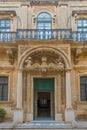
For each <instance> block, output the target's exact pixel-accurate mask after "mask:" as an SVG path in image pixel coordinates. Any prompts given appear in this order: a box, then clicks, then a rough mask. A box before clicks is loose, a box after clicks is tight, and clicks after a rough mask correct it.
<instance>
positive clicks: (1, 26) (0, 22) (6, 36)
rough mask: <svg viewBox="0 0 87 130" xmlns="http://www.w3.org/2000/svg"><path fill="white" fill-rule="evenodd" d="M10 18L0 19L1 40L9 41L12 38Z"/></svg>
mask: <svg viewBox="0 0 87 130" xmlns="http://www.w3.org/2000/svg"><path fill="white" fill-rule="evenodd" d="M10 27H11V21H10V19H0V41H9V40H10V33H8V32H10Z"/></svg>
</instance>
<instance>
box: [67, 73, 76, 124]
mask: <svg viewBox="0 0 87 130" xmlns="http://www.w3.org/2000/svg"><path fill="white" fill-rule="evenodd" d="M71 97H72V95H71V71H67V72H66V109H65V121H66V122H72V121H74V120H75V115H74V111H73V109H72V99H71Z"/></svg>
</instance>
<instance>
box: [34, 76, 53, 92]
mask: <svg viewBox="0 0 87 130" xmlns="http://www.w3.org/2000/svg"><path fill="white" fill-rule="evenodd" d="M34 90H44V91H45V90H47V91H49V90H50V91H53V90H54V78H34Z"/></svg>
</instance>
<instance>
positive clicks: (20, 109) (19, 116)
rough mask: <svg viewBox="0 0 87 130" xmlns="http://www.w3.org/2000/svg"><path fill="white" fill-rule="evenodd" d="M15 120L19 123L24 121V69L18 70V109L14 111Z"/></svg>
mask: <svg viewBox="0 0 87 130" xmlns="http://www.w3.org/2000/svg"><path fill="white" fill-rule="evenodd" d="M14 121H15V122H17V123H22V122H23V106H22V70H18V85H17V109H16V110H15V111H14Z"/></svg>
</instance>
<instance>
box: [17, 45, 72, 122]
mask: <svg viewBox="0 0 87 130" xmlns="http://www.w3.org/2000/svg"><path fill="white" fill-rule="evenodd" d="M19 67H20V71H19V72H18V93H20V95H21V96H20V97H18V98H17V99H18V100H17V107H18V108H23V112H24V115H26V120H27V121H32V120H34V118H33V117H34V116H35V112H36V111H35V110H34V107H35V109H37V107H36V106H35V105H34V94H35V90H34V83H33V80H34V78H55V85H54V95H55V98H54V102H55V109H54V113H55V120H56V121H57V120H60V119H61V117H63V116H64V112H65V120H66V121H68V120H73V119H74V113H73V111H72V109H71V108H72V104H71V81H70V69H69V68H70V61H69V59H68V56H67V54H66V53H64V52H63V51H62V50H61V49H60V48H59V49H58V48H57V49H56V48H54V47H49V46H38V47H35V48H33V49H32V48H31V49H29V50H27V51H26V52H24V53H23V54H22V56H21V58H20V60H19ZM21 68H23V71H21ZM64 70H66V71H64ZM64 72H65V73H64ZM24 73H26V77H27V78H24V77H23V74H24ZM63 74H64V75H63ZM62 77H65V80H64V85H65V86H64V88H65V87H66V88H65V91H64V92H62V91H61V90H62V88H61V87H62V85H61V82H62ZM22 79H23V84H22V82H20V81H22ZM24 79H27V80H26V81H27V84H25V83H26V82H24ZM22 87H23V89H22ZM22 90H24V91H23V92H25V93H27V97H26V98H24V97H23V96H22V95H23V92H22ZM45 92H46V93H45ZM44 93H45V94H46V95H47V96H46V98H47V97H48V100H49V99H50V93H49V92H47V91H45V90H44V91H43V93H42V92H41V91H39V92H38V93H37V100H36V102H35V103H36V104H38V98H39V99H40V98H42V97H41V96H42V95H44ZM63 94H65V97H64V98H65V102H64V108H63V112H62V111H61V110H62V105H61V104H62V102H61V101H62V100H61V95H63ZM24 99H26V101H24ZM50 101H51V102H52V99H50ZM65 108H66V109H65ZM48 109H49V106H48ZM39 112H40V109H39ZM39 112H38V115H37V117H38V116H40V115H39ZM52 112H53V110H52ZM48 114H49V113H48ZM69 114H70V115H71V116H70V117H69V116H68V115H69ZM48 116H49V117H50V115H48Z"/></svg>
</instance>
